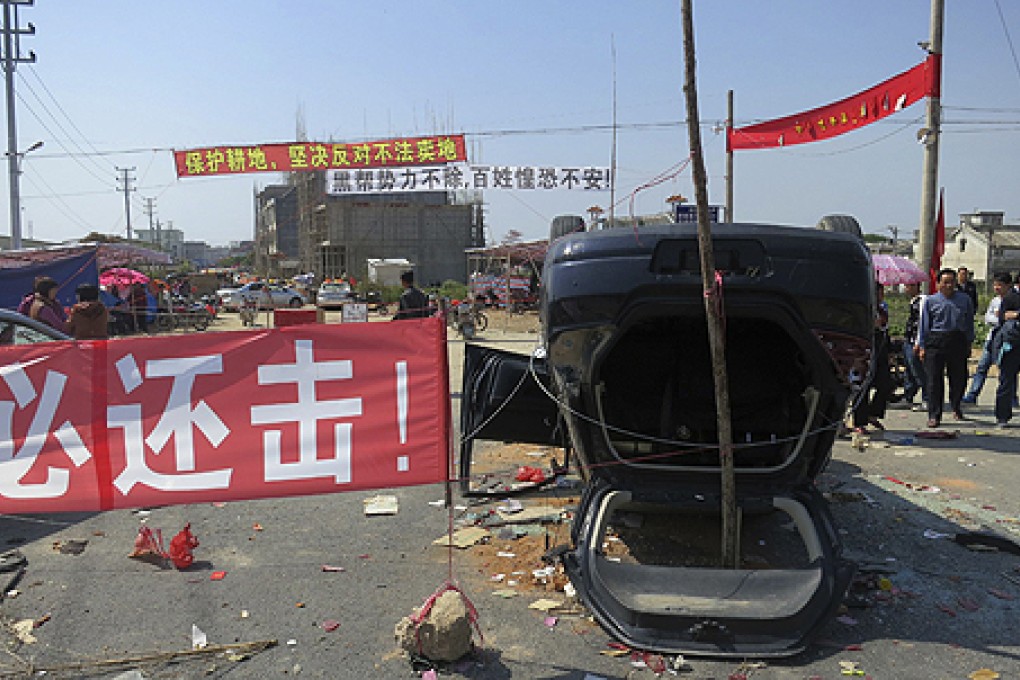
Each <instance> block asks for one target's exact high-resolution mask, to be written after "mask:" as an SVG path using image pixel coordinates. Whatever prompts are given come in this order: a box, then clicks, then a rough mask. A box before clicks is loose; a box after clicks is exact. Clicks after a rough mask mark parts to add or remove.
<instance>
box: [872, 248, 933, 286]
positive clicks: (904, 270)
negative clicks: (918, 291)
mask: <svg viewBox="0 0 1020 680" xmlns="http://www.w3.org/2000/svg"><path fill="white" fill-rule="evenodd" d="M871 262H872V265H873V266H874V267H875V280H876V281H878V282H879V283H881V284H882V285H883V286H896V285H899V284H901V283H922V282H924V281H927V280H928V275H927V274H925V273H924V272H923V271H921V268H920V267H918V266H917V265H916V264H914V262H913V261H912V260H908V259H907V258H905V257H901V256H899V255H872V256H871Z"/></svg>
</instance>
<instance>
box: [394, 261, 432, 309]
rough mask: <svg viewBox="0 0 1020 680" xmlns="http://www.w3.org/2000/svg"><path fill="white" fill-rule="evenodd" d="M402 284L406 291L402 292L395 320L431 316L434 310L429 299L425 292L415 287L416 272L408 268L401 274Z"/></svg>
mask: <svg viewBox="0 0 1020 680" xmlns="http://www.w3.org/2000/svg"><path fill="white" fill-rule="evenodd" d="M400 285H401V286H403V287H404V292H403V293H401V294H400V301H399V306H398V307H397V313H396V315H394V317H393V320H394V321H399V320H400V319H420V318H423V317H426V316H430V315H431V313H432V310H431V309H429V299H428V298H427V297H426V296H425V293H423V292H421V291H420V290H418V289H417V288H415V285H414V272H412V271H410V270H408V271H406V272H404V273H403V274H401V275H400Z"/></svg>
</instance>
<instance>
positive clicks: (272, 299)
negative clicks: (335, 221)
mask: <svg viewBox="0 0 1020 680" xmlns="http://www.w3.org/2000/svg"><path fill="white" fill-rule="evenodd" d="M220 300H221V301H222V304H223V309H225V310H229V311H238V310H239V309H240V308H241V305H242V304H245V303H248V304H254V305H257V306H258V308H259V309H272V308H276V307H303V306H304V305H306V304H308V298H307V297H305V295H304V294H303V293H301V292H300V291H298V290H296V289H294V288H291V287H290V286H281V285H279V284H275V283H265V282H264V281H253V282H251V283H246V284H245V285H243V286H241V287H240V288H238V289H237V290H234V291H230V292H228V293H226V295H222V294H221V295H220Z"/></svg>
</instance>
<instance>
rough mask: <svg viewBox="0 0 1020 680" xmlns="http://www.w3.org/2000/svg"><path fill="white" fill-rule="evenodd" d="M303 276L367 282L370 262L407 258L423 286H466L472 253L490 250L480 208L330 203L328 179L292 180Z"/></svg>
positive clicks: (382, 199) (372, 200) (415, 196)
mask: <svg viewBox="0 0 1020 680" xmlns="http://www.w3.org/2000/svg"><path fill="white" fill-rule="evenodd" d="M290 183H291V186H293V187H295V188H296V192H297V222H298V251H299V252H300V259H301V267H300V268H301V269H302V270H303V271H310V272H315V273H316V274H317V275H320V276H322V277H324V278H325V277H336V276H340V275H341V274H343V273H345V272H346V273H347V274H349V275H352V276H355V277H356V278H358V279H359V280H361V279H364V278H365V277H366V273H367V268H368V265H367V260H368V259H369V258H374V259H396V258H405V259H407V260H410V261H411V262H413V263H414V264H415V271H416V278H417V280H418V282H420V283H421V284H423V285H429V284H439V283H441V282H442V281H445V280H447V279H453V280H456V281H461V282H466V281H467V275H468V272H467V263H466V261H465V259H464V250H465V249H466V248H473V247H478V246H481V245H484V244H485V238H484V230H483V221H482V207H481V204H480V202H478V201H474V200H465V199H462V198H460V197H459V196H456V195H455V194H453V193H448V192H443V191H437V192H427V193H425V192H422V193H388V194H381V195H366V194H355V195H348V196H336V195H328V194H327V193H326V191H325V176H324V174H323V173H314V172H308V173H293V174H292V175H291V177H290Z"/></svg>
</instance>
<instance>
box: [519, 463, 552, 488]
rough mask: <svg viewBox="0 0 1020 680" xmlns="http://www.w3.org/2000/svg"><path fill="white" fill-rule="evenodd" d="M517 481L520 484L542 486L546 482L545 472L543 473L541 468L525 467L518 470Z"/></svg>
mask: <svg viewBox="0 0 1020 680" xmlns="http://www.w3.org/2000/svg"><path fill="white" fill-rule="evenodd" d="M515 479H516V480H517V481H518V482H533V483H535V484H541V483H542V482H544V481H545V472H543V471H542V470H541V469H540V468H536V467H531V466H530V465H524V466H521V467H519V468H518V469H517V475H516V476H515Z"/></svg>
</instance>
